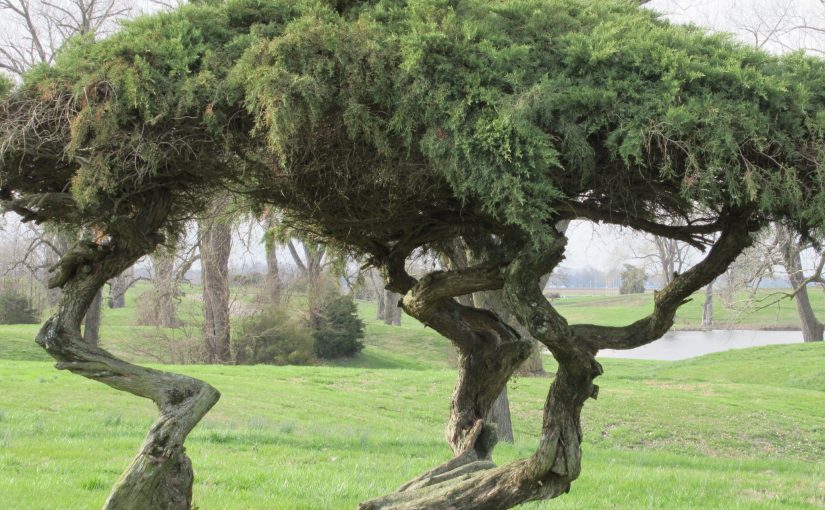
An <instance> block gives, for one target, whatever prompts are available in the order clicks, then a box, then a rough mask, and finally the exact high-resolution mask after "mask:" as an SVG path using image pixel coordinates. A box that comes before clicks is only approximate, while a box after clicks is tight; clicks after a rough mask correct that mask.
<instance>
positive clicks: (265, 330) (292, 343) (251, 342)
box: [232, 310, 315, 365]
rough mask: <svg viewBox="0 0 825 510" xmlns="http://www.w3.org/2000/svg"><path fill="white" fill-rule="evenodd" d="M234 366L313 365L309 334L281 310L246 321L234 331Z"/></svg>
mask: <svg viewBox="0 0 825 510" xmlns="http://www.w3.org/2000/svg"><path fill="white" fill-rule="evenodd" d="M234 336H235V339H234V340H233V342H232V348H233V351H234V356H235V363H238V364H247V365H251V364H256V363H270V364H274V365H308V364H311V363H312V362H313V361H315V356H314V355H313V354H312V352H313V351H312V346H313V343H314V340H313V337H312V334H311V333H310V330H309V329H308V328H307V327H306V326H304V325H303V324H301V323H300V322H298V321H295V320H291V319H290V318H289V317H288V316H287V315H286V313H284V312H283V311H281V310H276V311H273V312H267V313H263V314H260V315H254V316H252V317H247V318H246V319H244V320H243V321H241V323H240V325H239V327H237V328H236V329H235V335H234Z"/></svg>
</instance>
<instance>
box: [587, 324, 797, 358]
mask: <svg viewBox="0 0 825 510" xmlns="http://www.w3.org/2000/svg"><path fill="white" fill-rule="evenodd" d="M801 342H802V332H801V331H756V330H741V329H716V330H711V331H670V332H669V333H667V334H666V335H665V336H663V337H662V338H660V339H659V340H656V341H655V342H652V343H650V344H647V345H645V346H642V347H637V348H636V349H630V350H627V351H617V350H613V349H604V350H602V351H599V354H598V357H605V358H633V359H652V360H679V359H687V358H693V357H695V356H701V355H703V354H708V353H711V352H720V351H728V350H730V349H744V348H747V347H756V346H759V345H774V344H794V343H801Z"/></svg>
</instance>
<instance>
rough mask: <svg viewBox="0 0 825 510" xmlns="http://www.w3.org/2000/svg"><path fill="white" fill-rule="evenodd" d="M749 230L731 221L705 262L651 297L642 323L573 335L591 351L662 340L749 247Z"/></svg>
mask: <svg viewBox="0 0 825 510" xmlns="http://www.w3.org/2000/svg"><path fill="white" fill-rule="evenodd" d="M752 230H753V227H752V226H749V225H748V224H747V223H746V222H745V221H744V220H742V219H740V218H736V217H734V218H731V219H730V221H729V223H728V225H727V226H726V227H725V230H723V231H722V234H721V235H720V236H719V239H718V240H717V241H716V243H714V245H713V247H712V248H711V250H710V253H708V255H707V256H706V257H705V258H704V260H702V261H701V262H699V263H698V264H696V265H695V266H693V267H692V268H690V269H689V270H687V271H685V273H683V274H681V275H678V276H676V277H675V278H674V279H673V281H671V282H670V284H669V285H667V286H666V287H665V288H664V289H662V290H661V291H659V292H655V293H654V308H653V312H652V313H651V314H650V315H649V316H647V317H645V318H644V319H640V320H638V321H636V322H634V323H633V324H630V325H628V326H624V327H608V326H596V325H592V324H580V325H575V326H572V327H571V329H572V331H573V332H574V334H575V336H576V337H578V338H579V340H580V341H581V342H584V343H587V344H590V345H592V346H593V348H594V349H633V348H635V347H639V346H641V345H645V344H648V343H650V342H652V341H654V340H656V339H658V338H661V337H662V335H664V334H665V333H666V332H667V331H668V330H669V329H670V327H671V326H673V319H674V317H675V316H676V310H677V309H678V308H679V307H680V306H681V305H682V304H684V303H685V302H686V300H687V299H688V298H689V297H690V296H691V294H693V293H694V292H696V291H698V290H699V289H701V288H702V287H704V286H705V285H707V284H709V283H710V282H712V281H713V280H714V279H716V277H718V276H719V275H721V274H722V273H724V272H725V270H726V269H727V268H728V266H729V265H730V264H731V263H732V262H733V261H734V259H736V257H737V256H739V254H740V253H742V250H744V249H745V248H747V247H748V246H750V244H751V243H752V241H753V240H752V238H751V231H752Z"/></svg>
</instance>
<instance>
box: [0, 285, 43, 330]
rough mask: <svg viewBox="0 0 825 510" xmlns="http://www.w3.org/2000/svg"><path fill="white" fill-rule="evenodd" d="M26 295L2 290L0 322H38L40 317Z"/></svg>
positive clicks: (0, 292) (0, 295) (0, 293)
mask: <svg viewBox="0 0 825 510" xmlns="http://www.w3.org/2000/svg"><path fill="white" fill-rule="evenodd" d="M38 315H39V314H38V313H37V311H36V310H35V309H34V308H32V306H31V303H30V302H29V300H28V299H27V298H26V296H23V295H20V294H18V293H16V292H14V291H12V290H3V291H0V324H37V323H38V322H40V317H39V316H38Z"/></svg>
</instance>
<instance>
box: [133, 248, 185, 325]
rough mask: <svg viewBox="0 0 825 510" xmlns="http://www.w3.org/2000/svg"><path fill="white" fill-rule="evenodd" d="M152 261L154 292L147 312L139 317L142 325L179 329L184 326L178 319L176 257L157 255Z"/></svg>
mask: <svg viewBox="0 0 825 510" xmlns="http://www.w3.org/2000/svg"><path fill="white" fill-rule="evenodd" d="M150 258H151V260H152V273H153V275H152V290H151V292H150V293H149V296H148V297H149V299H148V302H147V303H146V310H143V313H142V314H141V315H140V316H139V320H140V323H141V324H143V325H147V326H158V327H161V328H177V327H180V326H181V325H182V323H181V321H180V319H179V318H178V298H179V292H180V291H179V290H178V284H179V282H178V279H177V277H176V275H175V257H174V255H173V254H171V253H155V254H154V255H152V256H151V257H150Z"/></svg>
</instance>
